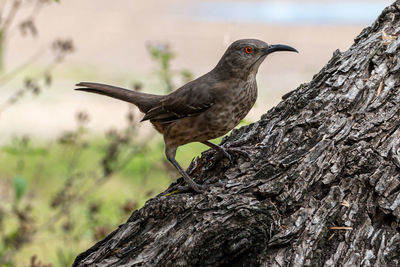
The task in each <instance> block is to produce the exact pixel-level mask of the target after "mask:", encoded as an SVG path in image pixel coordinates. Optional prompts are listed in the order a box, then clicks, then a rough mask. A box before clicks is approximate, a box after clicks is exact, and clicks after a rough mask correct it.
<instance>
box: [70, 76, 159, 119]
mask: <svg viewBox="0 0 400 267" xmlns="http://www.w3.org/2000/svg"><path fill="white" fill-rule="evenodd" d="M76 86H79V88H76V89H75V90H78V91H85V92H89V93H96V94H100V95H106V96H110V97H113V98H117V99H120V100H123V101H126V102H129V103H132V104H134V105H136V106H137V107H138V108H139V109H140V111H142V112H143V113H146V112H148V111H149V110H150V109H151V108H153V107H154V106H156V105H157V104H158V103H159V102H160V101H161V100H162V99H163V98H164V96H162V95H153V94H146V93H142V92H137V91H133V90H128V89H124V88H121V87H116V86H111V85H107V84H101V83H92V82H80V83H78V84H76Z"/></svg>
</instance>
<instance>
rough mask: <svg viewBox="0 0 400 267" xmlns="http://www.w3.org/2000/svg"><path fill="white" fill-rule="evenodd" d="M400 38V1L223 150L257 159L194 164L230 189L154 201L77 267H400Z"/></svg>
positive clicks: (193, 170) (204, 176)
mask: <svg viewBox="0 0 400 267" xmlns="http://www.w3.org/2000/svg"><path fill="white" fill-rule="evenodd" d="M399 34H400V0H397V1H396V2H395V3H394V4H393V5H391V6H389V7H387V8H386V9H385V10H384V11H383V13H382V14H381V15H380V17H379V18H378V19H377V20H376V22H375V23H374V24H373V25H372V26H371V27H368V28H366V29H364V30H363V31H362V32H361V34H360V35H359V36H358V37H357V38H356V39H355V43H354V45H353V46H352V47H351V48H350V49H349V50H348V51H346V52H344V53H341V52H340V51H335V52H334V54H333V57H332V59H331V60H330V61H329V63H328V64H327V65H326V66H325V67H324V68H323V69H322V70H321V71H320V72H319V73H318V74H317V75H315V76H314V78H313V80H312V81H311V82H310V83H308V84H303V85H301V86H300V87H299V88H297V89H296V90H294V91H292V92H290V93H289V94H287V95H285V96H284V97H283V101H282V102H281V103H280V104H279V105H277V106H276V107H275V108H273V109H272V110H270V111H269V112H268V113H267V114H265V115H263V116H262V118H261V120H260V121H258V122H256V123H253V124H251V125H248V126H245V127H242V128H240V129H238V130H234V131H233V132H232V134H231V136H230V137H228V138H225V139H224V140H223V145H224V146H225V147H240V148H241V149H243V150H245V151H246V152H248V153H249V154H250V155H251V159H250V160H249V159H246V158H242V157H240V156H236V158H235V163H234V164H231V163H230V162H229V161H228V160H226V159H224V160H220V159H217V157H216V155H215V153H214V152H213V151H206V152H204V153H203V155H202V158H201V159H198V160H197V161H195V162H193V163H192V165H191V167H190V168H189V169H190V171H189V172H190V174H191V177H196V181H197V182H199V183H216V182H217V181H218V180H220V183H221V185H215V186H212V187H211V189H210V190H209V191H207V192H205V193H204V194H195V193H192V192H190V193H177V194H171V195H168V196H163V195H164V194H165V192H164V193H163V194H160V195H159V196H157V197H155V198H153V199H151V200H149V201H147V203H146V205H145V206H144V207H143V208H141V209H140V210H137V211H135V212H134V213H133V214H132V216H131V217H130V218H129V220H128V221H127V222H126V223H125V224H123V225H121V226H120V227H119V228H118V229H117V230H115V231H114V232H112V233H111V234H110V235H108V236H107V237H106V238H105V239H104V240H102V241H100V242H98V243H97V244H96V245H94V246H93V247H92V248H90V249H89V250H87V251H85V252H83V253H81V254H80V255H79V256H78V257H77V258H76V260H75V263H74V266H87V265H89V266H90V265H93V266H94V265H96V266H97V265H99V266H221V265H222V266H304V265H305V266H360V265H362V266H398V265H400V227H399V223H400V128H399V126H400V38H398V35H399ZM178 182H179V183H182V181H180V180H179V181H178ZM173 186H174V185H171V187H170V189H169V190H168V192H171V191H172V190H173Z"/></svg>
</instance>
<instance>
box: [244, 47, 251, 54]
mask: <svg viewBox="0 0 400 267" xmlns="http://www.w3.org/2000/svg"><path fill="white" fill-rule="evenodd" d="M244 52H246V54H251V53H253V47H251V46H246V48H245V49H244Z"/></svg>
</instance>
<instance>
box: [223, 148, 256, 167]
mask: <svg viewBox="0 0 400 267" xmlns="http://www.w3.org/2000/svg"><path fill="white" fill-rule="evenodd" d="M219 148H220V149H219V150H218V152H220V153H222V155H224V156H225V157H226V158H227V159H229V161H230V162H231V163H233V158H232V154H239V155H241V156H243V157H245V158H247V159H248V160H250V155H249V153H247V152H246V151H244V150H241V149H239V148H234V147H229V148H224V147H221V146H220V147H219Z"/></svg>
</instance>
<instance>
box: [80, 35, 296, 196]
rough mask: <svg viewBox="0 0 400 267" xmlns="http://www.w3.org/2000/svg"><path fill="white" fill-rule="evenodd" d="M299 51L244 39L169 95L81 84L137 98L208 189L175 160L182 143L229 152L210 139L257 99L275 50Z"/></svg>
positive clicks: (171, 151)
mask: <svg viewBox="0 0 400 267" xmlns="http://www.w3.org/2000/svg"><path fill="white" fill-rule="evenodd" d="M275 51H295V52H297V51H296V50H295V49H294V48H292V47H289V46H286V45H268V44H266V43H265V42H263V41H260V40H256V39H244V40H238V41H236V42H234V43H232V44H231V45H230V46H229V48H228V49H227V50H226V52H225V53H224V55H223V56H222V58H221V59H220V61H219V62H218V64H217V65H216V67H215V68H214V69H213V70H211V71H210V72H208V73H207V74H205V75H203V76H201V77H199V78H197V79H196V80H194V81H191V82H189V83H187V84H185V85H184V86H182V87H181V88H179V89H177V90H175V91H174V92H172V93H170V94H168V95H165V96H164V95H152V94H146V93H141V92H135V91H131V90H126V89H123V88H118V87H114V86H110V85H104V84H97V83H87V82H83V83H79V84H77V86H81V87H82V88H78V89H77V90H82V91H87V92H93V93H98V94H103V95H108V96H111V97H114V98H118V99H121V100H124V101H128V102H130V103H133V104H135V105H136V106H138V107H139V109H140V110H141V111H142V112H143V113H145V116H144V118H143V120H150V122H151V123H152V124H153V125H154V127H155V128H156V129H157V131H159V132H160V133H161V134H163V136H164V141H165V153H166V156H167V158H168V160H169V161H171V163H172V164H173V165H174V166H175V167H176V168H177V169H178V171H179V172H180V173H181V175H182V176H183V178H184V179H185V181H186V182H187V183H188V184H189V185H190V187H191V188H193V189H194V190H195V191H197V192H201V191H203V188H202V186H200V185H198V184H196V183H195V182H194V181H193V180H191V179H190V177H189V176H188V175H187V174H186V172H185V171H184V170H183V169H182V168H181V167H180V165H179V164H178V163H177V162H176V160H175V154H176V149H177V148H178V147H179V146H181V145H184V144H187V143H190V142H202V143H204V144H206V145H209V146H211V147H212V148H214V149H217V150H219V151H221V152H223V153H224V154H225V155H227V156H229V154H227V153H226V151H225V150H224V149H223V148H222V147H220V146H217V145H214V144H211V143H209V142H208V140H210V139H214V138H217V137H219V136H222V135H225V134H226V133H227V132H229V131H230V130H232V129H233V128H234V127H235V126H236V125H238V124H239V123H240V121H241V120H242V119H243V118H244V117H245V116H246V115H247V114H248V112H249V111H250V110H251V108H252V107H253V105H254V103H255V102H256V99H257V83H256V74H257V71H258V68H259V66H260V64H261V63H262V62H263V61H264V59H265V58H266V56H267V55H268V54H269V53H272V52H275Z"/></svg>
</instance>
